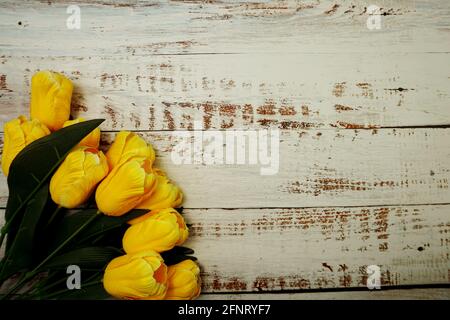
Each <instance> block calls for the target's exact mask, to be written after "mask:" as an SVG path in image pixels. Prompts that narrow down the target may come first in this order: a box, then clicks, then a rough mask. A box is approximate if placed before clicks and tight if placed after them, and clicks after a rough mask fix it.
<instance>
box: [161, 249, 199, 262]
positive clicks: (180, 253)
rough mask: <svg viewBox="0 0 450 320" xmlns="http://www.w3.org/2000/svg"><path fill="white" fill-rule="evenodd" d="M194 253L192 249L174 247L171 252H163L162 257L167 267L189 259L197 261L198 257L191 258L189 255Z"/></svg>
mask: <svg viewBox="0 0 450 320" xmlns="http://www.w3.org/2000/svg"><path fill="white" fill-rule="evenodd" d="M193 253H194V250H192V249H190V248H186V247H174V248H173V249H171V250H169V251H165V252H161V257H162V258H163V259H164V263H165V264H166V265H168V266H171V265H174V264H177V263H179V262H181V261H184V260H187V259H190V260H193V261H196V260H197V258H196V257H194V256H189V254H193Z"/></svg>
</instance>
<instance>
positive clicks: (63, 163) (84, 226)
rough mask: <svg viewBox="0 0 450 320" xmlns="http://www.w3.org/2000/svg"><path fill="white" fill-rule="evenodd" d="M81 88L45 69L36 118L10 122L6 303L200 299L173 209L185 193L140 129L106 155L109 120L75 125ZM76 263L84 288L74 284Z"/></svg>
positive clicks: (5, 158) (0, 275) (35, 94)
mask: <svg viewBox="0 0 450 320" xmlns="http://www.w3.org/2000/svg"><path fill="white" fill-rule="evenodd" d="M72 88H73V85H72V83H71V82H70V80H69V79H67V78H66V77H65V76H64V75H62V74H59V73H55V72H50V71H40V72H37V73H36V74H35V75H34V76H33V78H32V81H31V103H30V110H31V112H30V113H31V114H30V116H31V119H30V120H28V119H27V118H26V117H25V116H20V117H18V118H17V119H14V120H11V121H9V122H7V123H6V124H5V126H4V146H3V153H2V170H3V173H4V175H5V176H7V178H8V189H9V197H8V203H7V207H6V211H5V224H4V225H3V227H2V229H1V234H0V247H2V244H3V242H4V240H5V238H6V241H5V245H4V246H3V247H4V248H5V250H4V255H3V258H2V260H1V262H0V286H1V290H0V298H2V299H9V298H14V299H72V298H81V299H92V298H97V299H99V298H106V297H108V296H113V297H116V298H123V299H146V300H154V299H194V298H196V297H198V295H199V294H200V269H199V266H198V265H197V263H196V262H195V260H196V259H195V258H194V257H193V256H191V254H192V253H193V251H192V250H191V249H189V248H185V247H182V246H181V245H182V244H183V243H184V242H185V241H186V239H187V237H188V226H187V225H186V223H185V221H184V218H183V216H182V215H181V213H182V211H181V210H180V209H178V211H177V210H176V209H174V208H177V207H179V206H180V205H181V202H182V199H183V194H182V192H181V190H180V189H179V188H178V187H177V186H176V185H175V184H173V183H172V182H171V181H170V180H169V178H168V177H167V175H166V174H165V173H164V172H163V171H162V170H160V169H157V168H155V167H154V161H155V151H154V150H153V148H152V146H151V145H150V144H148V143H147V142H146V141H144V140H143V139H142V138H141V137H140V136H138V135H137V134H135V133H132V132H126V131H123V132H120V133H118V134H117V136H116V139H115V141H114V142H113V143H112V145H111V146H110V148H109V150H108V151H107V152H106V153H103V151H101V150H100V149H99V145H100V129H99V128H98V126H99V125H100V124H101V122H102V121H103V120H102V119H94V120H84V119H82V118H78V119H72V120H70V104H71V96H72ZM69 267H71V269H70V268H69ZM74 267H75V268H78V270H79V271H80V274H78V276H79V279H78V280H79V284H78V286H69V278H68V272H69V269H70V270H76V269H73V268H74ZM75 282H76V281H75Z"/></svg>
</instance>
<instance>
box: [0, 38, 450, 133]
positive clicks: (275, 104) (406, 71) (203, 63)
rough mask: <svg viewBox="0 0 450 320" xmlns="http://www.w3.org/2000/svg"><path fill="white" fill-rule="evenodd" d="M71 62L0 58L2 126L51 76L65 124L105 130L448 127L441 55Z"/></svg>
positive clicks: (23, 110) (449, 82)
mask: <svg viewBox="0 0 450 320" xmlns="http://www.w3.org/2000/svg"><path fill="white" fill-rule="evenodd" d="M449 42H450V38H449ZM0 48H1V46H0ZM21 54H24V55H25V54H26V53H25V52H23V51H21ZM76 54H77V55H76V56H75V57H40V58H37V57H26V56H21V57H16V56H13V57H9V56H8V57H4V58H1V59H0V60H2V61H3V64H2V65H1V69H0V70H1V71H0V74H1V77H2V78H1V79H3V80H2V83H1V85H0V103H1V104H2V110H4V112H2V115H1V119H0V120H1V121H2V122H5V121H7V120H8V119H10V117H11V116H17V115H19V114H27V113H28V108H29V91H30V90H29V82H30V79H31V76H32V74H33V73H34V72H36V70H38V69H55V68H57V70H58V71H63V72H64V73H65V74H67V75H68V76H69V77H70V78H71V79H73V81H74V84H75V89H76V91H75V94H74V101H73V106H74V112H73V115H74V116H83V117H90V118H92V117H102V118H106V120H107V121H106V123H104V124H103V125H102V129H104V130H121V129H127V130H192V129H193V127H194V121H199V122H200V123H201V126H202V128H204V129H247V128H253V129H260V128H281V129H308V128H317V129H321V128H379V127H399V126H402V127H403V126H424V125H448V124H449V119H450V108H448V101H449V99H450V98H449V97H450V79H449V75H450V64H449V63H448V61H449V54H447V53H436V54H426V53H389V54H384V55H380V54H378V53H366V54H363V55H361V54H360V53H337V54H336V53H333V54H328V53H326V54H313V53H300V54H286V53H280V54H267V53H255V54H235V55H220V54H219V55H170V56H137V57H129V56H128V55H125V54H123V55H120V56H119V57H115V56H112V57H97V56H92V57H90V56H89V57H86V56H82V55H79V53H78V52H76ZM418 75H420V76H418Z"/></svg>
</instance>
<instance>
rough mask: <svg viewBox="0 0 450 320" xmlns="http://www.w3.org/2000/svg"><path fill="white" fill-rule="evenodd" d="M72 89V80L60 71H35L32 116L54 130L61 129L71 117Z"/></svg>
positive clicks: (32, 86)
mask: <svg viewBox="0 0 450 320" xmlns="http://www.w3.org/2000/svg"><path fill="white" fill-rule="evenodd" d="M72 90H73V85H72V82H71V81H70V80H69V79H67V78H66V77H65V76H64V75H62V74H60V73H56V72H51V71H39V72H37V73H35V74H34V75H33V77H32V79H31V104H30V114H31V118H32V119H38V120H39V121H40V122H42V123H43V124H45V125H46V126H47V127H48V128H49V129H50V130H52V131H55V130H58V129H61V128H62V126H63V124H64V122H65V121H67V120H69V117H70V103H71V99H72Z"/></svg>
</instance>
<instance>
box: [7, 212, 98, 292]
mask: <svg viewBox="0 0 450 320" xmlns="http://www.w3.org/2000/svg"><path fill="white" fill-rule="evenodd" d="M99 215H100V212H99V211H97V213H96V214H95V215H93V216H92V217H90V218H89V219H88V220H86V222H85V223H83V224H82V225H81V226H80V227H79V228H78V229H77V230H76V231H75V232H74V233H72V235H71V236H70V237H68V238H67V239H66V240H64V242H63V243H61V244H60V245H59V246H58V247H57V248H56V249H55V250H53V252H52V253H51V254H50V255H49V256H48V257H47V258H45V259H44V260H43V261H42V262H41V263H39V264H38V266H37V267H36V268H34V269H33V270H31V271H30V272H28V273H26V274H25V276H24V277H23V278H22V279H21V280H20V281H19V282H18V283H17V284H16V285H15V286H14V287H12V288H11V289H10V290H9V291H8V292H7V293H6V294H5V295H4V296H3V297H2V299H3V300H4V299H6V298H8V297H9V296H10V295H11V294H13V293H15V292H16V291H17V289H19V288H20V287H22V286H23V285H24V284H25V283H26V282H27V281H29V280H30V279H32V278H33V277H34V276H35V275H36V274H37V273H38V272H39V269H40V268H41V267H43V266H44V265H45V264H46V263H47V262H48V261H50V259H52V258H53V257H54V256H55V255H56V254H57V253H58V252H59V251H60V250H61V249H62V248H64V246H65V245H66V244H67V243H69V242H70V240H72V239H73V238H74V237H75V236H76V235H77V234H79V233H80V232H81V231H82V230H83V229H84V228H85V227H86V226H87V225H88V224H90V223H91V222H92V221H94V219H95V218H97V217H98V216H99Z"/></svg>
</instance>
